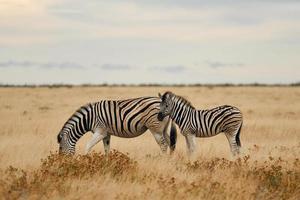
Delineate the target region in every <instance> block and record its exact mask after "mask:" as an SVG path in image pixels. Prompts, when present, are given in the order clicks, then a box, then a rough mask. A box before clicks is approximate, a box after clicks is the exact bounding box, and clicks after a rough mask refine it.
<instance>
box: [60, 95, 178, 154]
mask: <svg viewBox="0 0 300 200" xmlns="http://www.w3.org/2000/svg"><path fill="white" fill-rule="evenodd" d="M160 102H161V100H160V99H159V98H158V97H140V98H133V99H127V100H102V101H99V102H94V103H88V104H86V105H84V106H81V107H80V108H79V109H78V110H77V111H76V112H75V113H74V114H73V115H72V116H71V117H70V118H69V119H68V120H67V121H66V122H65V124H64V125H63V127H62V129H61V130H60V132H59V134H58V135H57V142H58V143H59V153H60V154H71V155H73V154H74V153H75V145H76V142H77V141H78V140H79V138H80V137H81V136H83V135H84V134H85V133H87V132H89V131H91V132H92V133H93V136H92V139H91V140H90V141H89V142H88V143H87V145H86V153H88V152H90V150H91V149H92V147H93V146H95V145H96V144H97V143H98V142H100V141H101V140H102V141H103V145H104V150H105V154H106V155H107V154H108V153H109V150H110V138H111V135H114V136H118V137H123V138H133V137H137V136H139V135H141V134H143V133H144V132H145V131H146V130H148V129H149V130H150V132H151V133H152V134H153V136H154V138H155V140H156V142H157V143H158V145H159V146H160V148H161V150H162V152H163V153H165V152H166V151H167V148H168V145H169V146H170V153H172V152H173V151H174V150H175V146H176V137H177V131H176V126H175V123H174V122H172V120H170V119H166V120H163V121H158V120H157V115H158V112H159V106H160ZM168 130H169V135H170V137H169V135H168V133H167V131H168Z"/></svg>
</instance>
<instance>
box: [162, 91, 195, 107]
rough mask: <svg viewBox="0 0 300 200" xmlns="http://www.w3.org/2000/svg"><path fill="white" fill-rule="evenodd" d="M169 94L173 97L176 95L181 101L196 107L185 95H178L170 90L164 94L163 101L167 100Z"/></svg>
mask: <svg viewBox="0 0 300 200" xmlns="http://www.w3.org/2000/svg"><path fill="white" fill-rule="evenodd" d="M167 95H169V96H170V97H171V98H172V97H175V98H177V99H179V101H181V102H183V103H184V104H185V105H187V106H190V107H191V108H193V109H195V107H194V106H193V105H192V103H191V102H190V101H188V100H187V99H185V98H184V97H182V96H179V95H176V94H174V93H173V92H170V91H167V92H165V93H164V94H163V96H162V101H165V100H166V97H167Z"/></svg>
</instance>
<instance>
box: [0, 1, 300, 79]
mask: <svg viewBox="0 0 300 200" xmlns="http://www.w3.org/2000/svg"><path fill="white" fill-rule="evenodd" d="M298 81H300V1H296V0H281V1H279V0H265V1H259V0H251V1H250V0H248V1H245V0H238V1H237V0H236V1H234V0H227V1H226V0H216V1H209V0H197V1H196V0H186V1H179V0H172V1H171V0H168V1H164V2H163V3H162V1H158V0H151V1H150V0H149V1H147V0H140V1H124V0H112V1H100V0H89V1H83V0H0V83H2V84H6V83H8V84H47V83H72V84H82V83H92V84H93V83H94V84H100V83H177V84H179V83H253V82H259V83H292V82H298Z"/></svg>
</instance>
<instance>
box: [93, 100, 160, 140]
mask: <svg viewBox="0 0 300 200" xmlns="http://www.w3.org/2000/svg"><path fill="white" fill-rule="evenodd" d="M159 104H160V100H159V98H155V97H142V98H136V99H127V100H121V101H120V100H119V101H114V100H103V101H100V102H97V103H94V106H95V107H96V110H97V118H98V126H100V127H103V128H105V130H106V131H107V132H108V133H109V134H111V135H115V136H119V137H127V138H130V137H136V136H139V135H141V134H142V133H144V132H145V131H146V130H147V129H148V127H147V125H148V123H151V122H152V121H153V120H156V116H157V113H158V111H159ZM156 121H157V120H156Z"/></svg>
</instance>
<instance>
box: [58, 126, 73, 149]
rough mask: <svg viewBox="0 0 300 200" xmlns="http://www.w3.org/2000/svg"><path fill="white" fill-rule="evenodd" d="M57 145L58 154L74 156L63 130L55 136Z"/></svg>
mask: <svg viewBox="0 0 300 200" xmlns="http://www.w3.org/2000/svg"><path fill="white" fill-rule="evenodd" d="M57 143H58V144H59V151H58V152H59V154H65V155H72V154H74V153H75V152H74V150H73V149H74V148H71V146H70V144H69V142H68V135H67V133H66V132H63V130H62V131H61V132H60V133H59V134H58V135H57Z"/></svg>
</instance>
